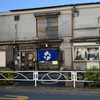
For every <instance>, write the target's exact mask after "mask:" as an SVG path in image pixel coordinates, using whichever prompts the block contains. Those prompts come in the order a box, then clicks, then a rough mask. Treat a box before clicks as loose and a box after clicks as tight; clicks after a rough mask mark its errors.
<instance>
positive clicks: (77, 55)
mask: <svg viewBox="0 0 100 100" xmlns="http://www.w3.org/2000/svg"><path fill="white" fill-rule="evenodd" d="M74 60H99V47H87V48H85V47H75V48H74Z"/></svg>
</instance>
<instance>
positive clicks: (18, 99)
mask: <svg viewBox="0 0 100 100" xmlns="http://www.w3.org/2000/svg"><path fill="white" fill-rule="evenodd" d="M0 99H1V100H27V99H29V97H27V96H17V95H5V97H0Z"/></svg>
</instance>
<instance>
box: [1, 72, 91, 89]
mask: <svg viewBox="0 0 100 100" xmlns="http://www.w3.org/2000/svg"><path fill="white" fill-rule="evenodd" d="M83 73H85V71H0V80H14V81H34V82H35V87H36V86H37V85H38V84H37V82H39V81H40V82H55V83H56V82H73V86H74V88H75V87H76V82H90V81H87V80H86V78H84V77H83ZM9 75H10V77H9Z"/></svg>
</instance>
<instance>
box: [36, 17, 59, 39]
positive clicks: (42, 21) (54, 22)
mask: <svg viewBox="0 0 100 100" xmlns="http://www.w3.org/2000/svg"><path fill="white" fill-rule="evenodd" d="M37 35H38V37H40V38H54V37H57V36H58V17H41V18H38V19H37Z"/></svg>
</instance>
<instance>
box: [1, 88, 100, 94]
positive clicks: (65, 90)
mask: <svg viewBox="0 0 100 100" xmlns="http://www.w3.org/2000/svg"><path fill="white" fill-rule="evenodd" d="M4 89H5V90H14V91H19V90H20V91H21V90H22V91H23V90H24V91H34V92H54V93H75V94H97V95H100V88H94V89H90V88H68V87H45V86H38V87H34V86H2V87H0V90H4Z"/></svg>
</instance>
